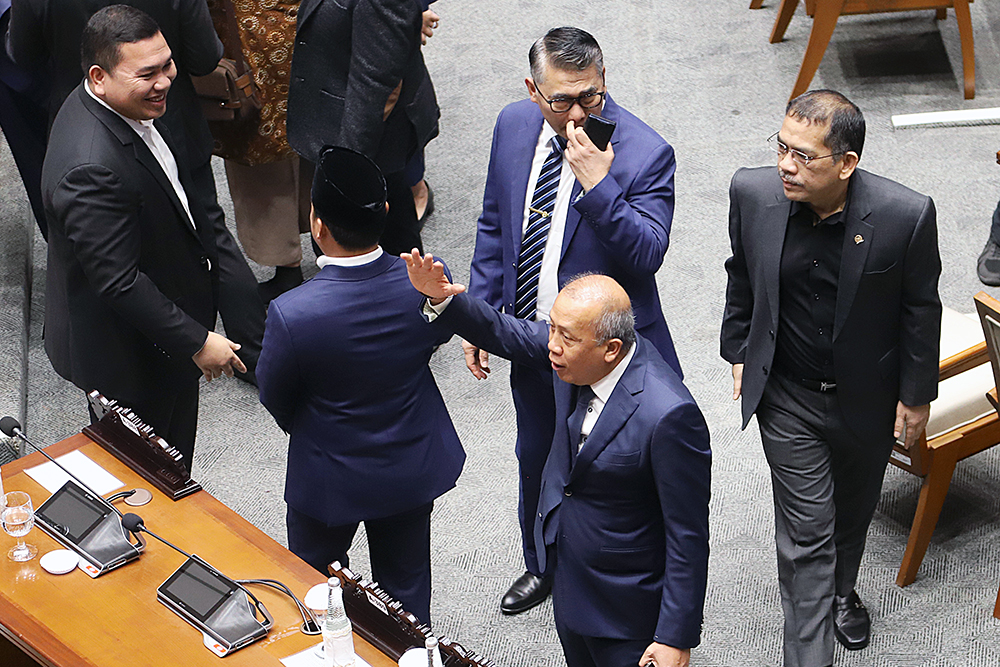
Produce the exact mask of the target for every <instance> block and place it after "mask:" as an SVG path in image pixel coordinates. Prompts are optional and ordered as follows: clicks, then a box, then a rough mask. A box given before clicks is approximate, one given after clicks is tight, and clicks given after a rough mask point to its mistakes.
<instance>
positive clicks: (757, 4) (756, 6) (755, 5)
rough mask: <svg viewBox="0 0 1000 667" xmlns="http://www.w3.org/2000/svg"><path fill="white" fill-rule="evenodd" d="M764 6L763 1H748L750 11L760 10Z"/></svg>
mask: <svg viewBox="0 0 1000 667" xmlns="http://www.w3.org/2000/svg"><path fill="white" fill-rule="evenodd" d="M763 6H764V0H750V9H760V8H761V7H763Z"/></svg>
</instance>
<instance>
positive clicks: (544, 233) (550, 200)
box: [514, 137, 563, 320]
mask: <svg viewBox="0 0 1000 667" xmlns="http://www.w3.org/2000/svg"><path fill="white" fill-rule="evenodd" d="M551 143H552V151H551V152H550V153H549V156H548V157H547V158H545V163H544V164H543V165H542V170H541V172H540V173H539V174H538V181H537V184H536V185H535V194H534V195H533V196H532V198H531V206H530V207H529V208H528V227H527V228H526V229H525V230H524V237H523V238H522V240H521V253H520V255H518V261H517V292H516V293H515V296H514V317H518V318H520V319H523V320H533V319H535V311H536V306H537V304H538V276H539V273H540V272H541V269H542V255H543V254H545V243H546V241H547V240H548V238H549V226H550V225H551V221H552V211H553V209H555V206H556V194H557V193H558V191H559V177H560V175H561V173H562V151H563V149H562V144H560V143H559V137H552V142H551Z"/></svg>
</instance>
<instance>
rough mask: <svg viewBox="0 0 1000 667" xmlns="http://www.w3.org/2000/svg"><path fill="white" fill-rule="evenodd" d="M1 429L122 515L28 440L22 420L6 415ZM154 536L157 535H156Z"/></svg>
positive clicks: (0, 426)
mask: <svg viewBox="0 0 1000 667" xmlns="http://www.w3.org/2000/svg"><path fill="white" fill-rule="evenodd" d="M0 431H3V434H4V435H6V436H7V437H8V438H20V439H21V440H23V441H24V442H25V443H27V444H28V445H30V446H31V448H32V449H34V450H35V451H36V452H38V453H40V454H41V455H42V456H44V457H45V458H47V459H48V460H49V461H52V463H55V464H56V466H57V467H58V468H59V469H60V470H62V471H63V472H64V473H66V474H67V475H69V476H70V477H72V478H73V479H74V480H76V482H77V484H79V485H80V486H81V487H83V488H84V489H86V490H87V491H90V493H92V494H93V495H94V496H95V497H97V498H100V500H101V502H102V503H104V504H105V505H107V506H108V507H110V508H111V509H112V510H114V511H115V513H116V514H118V516H121V515H122V513H121V512H119V511H118V508H117V507H115V506H114V505H112V504H111V502H110V501H108V500H106V499H105V498H104V496H102V495H101V494H99V493H98V492H97V491H95V490H94V489H92V488H90V486H88V485H87V484H86V483H85V482H84V481H83V480H82V479H80V478H79V477H77V476H76V475H74V474H73V473H71V472H70V471H69V470H67V469H66V466H64V465H63V464H61V463H59V461H56V460H55V459H54V458H52V457H51V456H49V454H48V452H46V451H45V450H44V449H42V448H41V447H39V446H38V445H36V444H35V443H33V442H32V441H31V440H28V437H27V436H26V435H24V431H22V430H21V422H19V421H17V420H16V419H14V418H13V417H4V418H3V419H0ZM153 537H156V536H155V535H154V536H153Z"/></svg>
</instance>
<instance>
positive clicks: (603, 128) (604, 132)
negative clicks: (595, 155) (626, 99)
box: [583, 113, 617, 151]
mask: <svg viewBox="0 0 1000 667" xmlns="http://www.w3.org/2000/svg"><path fill="white" fill-rule="evenodd" d="M616 125H617V123H615V121H613V120H608V119H607V118H603V117H601V116H598V115H597V114H593V113H592V114H590V115H588V116H587V120H585V121H584V123H583V131H584V132H586V133H587V136H588V137H590V140H591V141H592V142H593V143H594V145H595V146H597V150H599V151H605V150H607V148H608V142H609V141H611V135H612V134H614V133H615V126H616Z"/></svg>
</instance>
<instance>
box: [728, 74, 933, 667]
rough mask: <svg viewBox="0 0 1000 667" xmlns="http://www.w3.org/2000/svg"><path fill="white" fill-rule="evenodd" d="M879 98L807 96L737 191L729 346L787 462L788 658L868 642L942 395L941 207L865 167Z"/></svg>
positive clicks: (804, 663) (810, 657)
mask: <svg viewBox="0 0 1000 667" xmlns="http://www.w3.org/2000/svg"><path fill="white" fill-rule="evenodd" d="M864 135H865V123H864V117H863V116H862V114H861V111H860V110H859V109H858V108H857V107H856V106H855V105H854V104H852V103H851V102H850V101H849V100H848V99H847V98H846V97H844V96H843V95H841V94H840V93H836V92H834V91H826V90H821V91H811V92H808V93H806V94H804V95H802V96H801V97H798V98H796V99H794V100H792V101H791V102H790V103H789V105H788V109H787V111H786V115H785V119H784V122H783V124H782V126H781V130H780V131H779V132H777V133H776V134H775V135H773V136H772V138H771V139H770V140H769V141H770V142H771V145H772V147H773V148H775V150H776V151H777V153H778V156H779V160H778V168H777V170H775V169H774V168H773V167H762V168H758V169H741V170H740V171H738V172H736V175H735V176H734V177H733V181H732V186H731V189H730V213H729V234H730V239H731V242H732V250H733V255H732V257H730V258H729V259H728V260H726V270H727V272H728V274H729V285H728V288H727V292H726V309H725V315H724V319H723V324H722V336H721V339H722V341H721V348H722V356H723V358H725V359H726V361H729V362H730V363H732V364H733V381H734V382H733V399H734V400H735V399H737V398H739V397H741V396H742V398H743V427H744V428H746V425H747V422H748V421H749V420H750V417H751V415H753V414H754V413H756V415H757V423H758V425H759V427H760V433H761V440H762V441H763V445H764V454H765V456H766V457H767V460H768V463H769V465H770V466H771V476H772V485H773V492H774V504H775V538H776V542H777V551H778V580H779V583H780V587H781V597H782V606H783V608H784V613H785V642H784V652H785V665H786V667H823V666H825V665H830V664H832V662H833V638H834V636H836V638H837V640H838V641H840V642H841V643H842V644H843V645H844V646H845V647H847V648H848V649H860V648H864V647H865V646H867V644H868V640H869V636H870V619H869V616H868V612H867V611H866V610H865V608H864V605H863V604H862V603H861V600H860V598H859V597H858V594H857V593H856V592H855V590H854V587H855V583H856V581H857V576H858V567H859V565H860V562H861V556H862V553H863V552H864V545H865V537H866V534H867V531H868V525H869V523H870V522H871V518H872V515H873V514H874V511H875V506H876V503H877V502H878V498H879V495H880V493H881V488H882V476H883V474H884V471H885V466H886V463H887V462H888V459H889V454H890V452H891V451H892V446H893V442H894V441H895V439H896V438H898V437H902V438H903V439H904V441H905V444H906V446H910V445H912V443H913V442H914V441H915V440H916V439H917V438H918V437H919V436H920V433H921V432H922V431H923V429H924V427H925V426H926V424H927V417H928V413H929V403H930V402H931V401H932V400H933V399H934V398H935V397H936V396H937V378H938V344H939V338H940V329H941V302H940V299H939V298H938V292H937V283H938V276H939V274H940V272H941V261H940V258H939V256H938V247H937V231H936V219H935V211H934V203H933V202H932V201H931V199H930V198H929V197H926V196H924V195H921V194H918V193H916V192H914V191H912V190H909V189H907V188H905V187H903V186H902V185H899V184H898V183H894V182H893V181H890V180H888V179H885V178H881V177H879V176H875V175H874V174H871V173H869V172H866V171H862V170H859V169H857V164H858V160H859V159H860V157H861V150H862V147H863V145H864Z"/></svg>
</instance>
